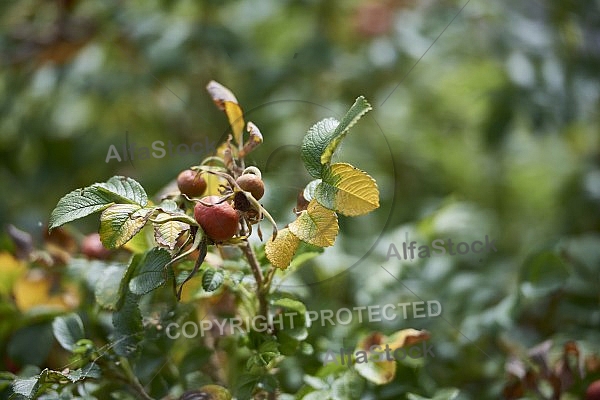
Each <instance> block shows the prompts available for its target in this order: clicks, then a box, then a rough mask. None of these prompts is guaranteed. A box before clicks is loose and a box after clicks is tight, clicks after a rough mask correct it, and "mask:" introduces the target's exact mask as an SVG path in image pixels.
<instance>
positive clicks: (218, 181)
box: [202, 174, 227, 197]
mask: <svg viewBox="0 0 600 400" xmlns="http://www.w3.org/2000/svg"><path fill="white" fill-rule="evenodd" d="M203 177H204V181H205V182H206V190H205V191H204V194H203V195H202V197H205V196H218V195H220V194H221V192H220V191H219V186H221V185H223V184H225V183H226V182H227V181H226V180H225V179H223V178H221V177H219V176H217V175H214V174H204V175H203Z"/></svg>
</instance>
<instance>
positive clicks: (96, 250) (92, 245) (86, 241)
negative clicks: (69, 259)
mask: <svg viewBox="0 0 600 400" xmlns="http://www.w3.org/2000/svg"><path fill="white" fill-rule="evenodd" d="M81 252H82V253H83V254H85V255H86V257H87V258H91V259H99V260H103V259H105V258H108V256H109V255H110V250H109V249H107V248H106V247H104V245H103V244H102V242H101V241H100V235H99V234H98V233H92V234H90V235H87V236H86V237H85V238H83V242H81Z"/></svg>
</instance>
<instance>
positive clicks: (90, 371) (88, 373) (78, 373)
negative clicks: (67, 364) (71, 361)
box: [66, 363, 102, 383]
mask: <svg viewBox="0 0 600 400" xmlns="http://www.w3.org/2000/svg"><path fill="white" fill-rule="evenodd" d="M66 376H67V377H68V378H69V379H70V380H71V382H73V383H75V382H78V381H81V380H83V379H86V378H96V379H98V378H100V377H101V376H102V371H101V370H100V367H99V366H98V365H97V364H96V363H90V364H87V365H86V366H84V367H82V368H79V369H76V370H75V371H71V372H69V373H68V374H66Z"/></svg>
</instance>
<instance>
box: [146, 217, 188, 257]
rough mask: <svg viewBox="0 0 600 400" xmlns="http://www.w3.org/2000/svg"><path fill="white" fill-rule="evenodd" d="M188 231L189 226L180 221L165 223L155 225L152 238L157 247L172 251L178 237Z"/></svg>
mask: <svg viewBox="0 0 600 400" xmlns="http://www.w3.org/2000/svg"><path fill="white" fill-rule="evenodd" d="M159 216H160V214H159ZM157 218H158V216H157ZM188 229H190V226H189V225H188V224H186V223H185V222H180V221H167V222H165V223H162V224H155V225H154V238H155V239H156V242H157V243H158V244H159V245H161V246H164V247H166V248H167V249H169V250H173V249H174V248H175V244H176V243H177V239H179V236H181V234H182V233H183V232H185V231H186V230H188Z"/></svg>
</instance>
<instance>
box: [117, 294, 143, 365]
mask: <svg viewBox="0 0 600 400" xmlns="http://www.w3.org/2000/svg"><path fill="white" fill-rule="evenodd" d="M138 302H139V296H138V295H136V294H133V293H131V292H130V291H129V290H127V293H126V294H125V297H124V298H123V302H122V305H121V308H120V309H119V310H118V311H117V312H115V313H114V314H113V318H112V323H113V326H114V327H115V331H114V334H115V337H114V338H112V340H113V346H114V350H115V352H116V353H117V354H118V355H120V356H130V355H131V354H132V353H134V352H135V350H136V349H137V344H138V342H139V340H140V337H141V334H142V332H143V325H142V314H141V312H140V309H139V308H138Z"/></svg>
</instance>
